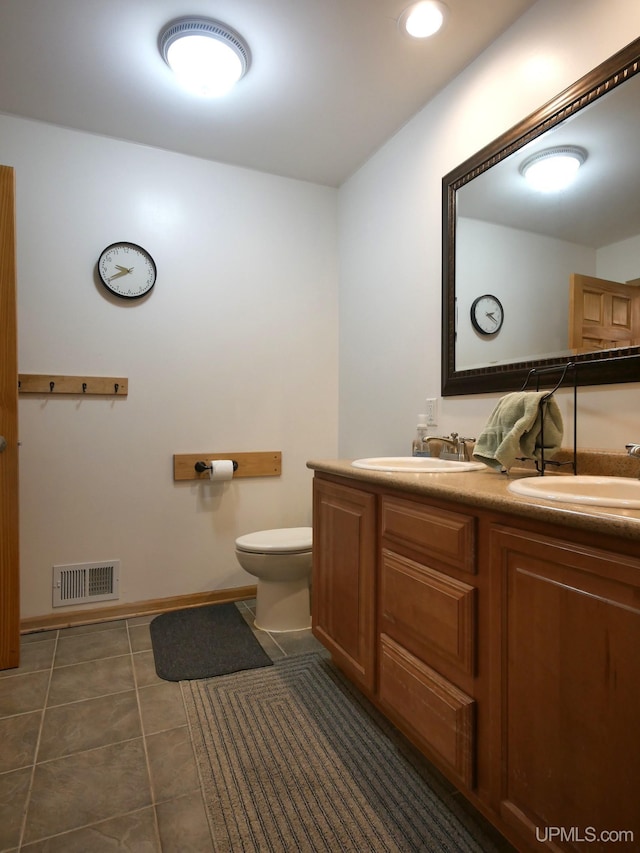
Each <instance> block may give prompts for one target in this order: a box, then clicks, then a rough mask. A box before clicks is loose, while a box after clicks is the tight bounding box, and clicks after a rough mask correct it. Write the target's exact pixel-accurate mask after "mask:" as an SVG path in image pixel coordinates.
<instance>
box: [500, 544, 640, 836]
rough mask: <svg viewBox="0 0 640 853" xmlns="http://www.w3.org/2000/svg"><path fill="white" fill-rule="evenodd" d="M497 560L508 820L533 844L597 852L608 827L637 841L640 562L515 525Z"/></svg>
mask: <svg viewBox="0 0 640 853" xmlns="http://www.w3.org/2000/svg"><path fill="white" fill-rule="evenodd" d="M491 553H492V567H493V571H494V572H495V574H494V581H495V583H496V584H499V587H500V595H501V599H502V601H501V603H502V607H503V611H502V612H503V618H502V625H501V630H502V645H501V670H502V671H501V682H502V687H501V691H502V692H501V697H500V702H499V703H497V706H498V707H500V708H501V713H500V714H499V715H498V718H497V719H496V721H495V725H496V728H495V729H494V736H495V738H496V740H499V752H500V754H501V763H500V778H499V803H498V807H499V809H500V812H501V815H502V817H503V818H504V820H505V821H507V822H508V823H509V824H511V825H512V826H514V827H516V828H518V829H519V830H520V831H521V832H522V833H523V834H524V836H525V837H527V836H528V837H529V839H530V840H531V843H532V846H533V847H540V846H541V845H540V843H539V842H541V841H546V842H547V843H548V846H549V847H551V848H552V849H561V850H574V849H575V850H582V849H590V850H596V849H597V850H600V849H604V848H603V847H601V846H599V845H598V844H597V843H593V839H591V840H589V837H590V835H589V834H590V833H591V834H595V835H596V837H598V838H599V837H600V833H602V832H608V831H616V832H629V833H633V836H634V838H635V844H636V845H637V844H638V843H639V842H640V799H639V794H638V792H639V791H640V724H639V714H640V560H638V559H634V558H632V557H628V556H624V555H616V554H613V553H609V552H606V551H600V550H598V549H595V548H590V547H587V546H581V545H576V544H575V543H573V544H572V543H570V542H564V541H562V540H559V539H558V540H556V539H548V538H546V537H543V536H539V535H536V534H533V533H527V532H524V531H516V530H512V529H510V528H506V527H505V528H500V527H496V528H494V530H493V531H492V534H491ZM496 627H498V626H496ZM629 838H630V836H627V839H629ZM613 846H615V847H616V848H619V849H620V850H627V849H628V850H632V849H638V848H637V847H634V845H633V843H630V844H625V843H619V844H618V843H617V844H615V845H613ZM607 849H608V848H607Z"/></svg>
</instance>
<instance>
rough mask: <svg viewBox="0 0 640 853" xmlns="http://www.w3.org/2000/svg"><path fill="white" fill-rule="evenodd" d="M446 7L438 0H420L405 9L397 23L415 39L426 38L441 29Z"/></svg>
mask: <svg viewBox="0 0 640 853" xmlns="http://www.w3.org/2000/svg"><path fill="white" fill-rule="evenodd" d="M447 11H448V10H447V7H446V6H445V5H444V3H440V0H422V2H420V3H414V4H413V6H409V8H408V9H405V10H404V12H403V13H402V15H401V16H400V18H399V20H398V23H399V24H400V28H401V29H403V30H405V31H406V32H407V33H408V34H409V35H410V36H413V37H414V38H417V39H423V38H428V36H432V35H433V34H434V33H437V32H438V30H440V29H441V28H442V25H443V24H444V21H445V18H446V16H447Z"/></svg>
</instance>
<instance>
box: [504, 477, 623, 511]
mask: <svg viewBox="0 0 640 853" xmlns="http://www.w3.org/2000/svg"><path fill="white" fill-rule="evenodd" d="M508 488H509V491H511V492H513V493H514V494H516V495H520V496H522V497H529V498H538V499H541V500H545V501H563V502H564V503H572V504H591V505H592V506H617V507H625V508H626V509H640V480H633V479H631V477H596V476H593V475H589V474H583V475H580V474H578V476H576V477H569V476H567V477H554V476H550V477H549V476H547V477H531V478H526V479H523V480H513V482H511V483H509V486H508Z"/></svg>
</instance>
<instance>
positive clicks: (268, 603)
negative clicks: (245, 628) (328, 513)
mask: <svg viewBox="0 0 640 853" xmlns="http://www.w3.org/2000/svg"><path fill="white" fill-rule="evenodd" d="M312 544H313V529H312V528H311V527H285V528H281V529H276V530H259V531H258V532H257V533H247V534H246V535H245V536H239V537H238V538H237V539H236V557H237V558H238V562H239V563H240V565H241V566H242V568H243V569H244V570H245V572H248V573H249V574H250V575H253V576H254V577H256V578H257V579H258V591H257V594H256V618H255V622H254V624H255V626H256V628H261V629H262V630H263V631H274V632H283V631H302V630H304V629H305V628H310V627H311V599H310V595H309V582H310V579H311V554H312Z"/></svg>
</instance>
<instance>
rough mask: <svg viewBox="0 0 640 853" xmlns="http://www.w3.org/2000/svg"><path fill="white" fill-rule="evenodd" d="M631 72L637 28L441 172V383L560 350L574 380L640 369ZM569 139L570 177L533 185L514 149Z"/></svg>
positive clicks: (551, 359) (548, 358) (639, 239)
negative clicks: (562, 184)
mask: <svg viewBox="0 0 640 853" xmlns="http://www.w3.org/2000/svg"><path fill="white" fill-rule="evenodd" d="M639 72H640V38H639V39H636V40H635V41H634V42H632V43H631V44H630V45H628V46H627V47H626V48H624V49H623V50H621V51H619V52H618V53H617V54H615V55H614V56H612V57H611V58H610V59H608V60H607V61H606V62H604V63H602V65H600V66H598V67H597V68H595V69H594V70H593V71H591V72H590V73H589V74H587V75H586V76H585V77H583V78H582V79H580V80H579V81H578V82H577V83H575V84H574V85H573V86H571V87H569V88H568V89H566V90H565V91H564V92H562V93H561V94H560V95H558V96H557V97H556V98H554V99H553V100H552V101H550V102H549V103H547V104H545V105H544V106H543V107H541V108H540V109H539V110H537V111H536V112H535V113H533V114H532V115H530V116H529V117H528V118H526V119H524V121H522V122H521V123H520V124H518V125H516V126H515V127H514V128H512V129H511V130H509V131H507V132H506V133H505V134H503V135H502V136H500V137H499V138H498V139H496V140H495V141H494V142H493V143H491V144H490V145H488V146H486V147H485V148H483V149H482V150H481V151H479V152H478V153H477V154H475V155H474V156H473V157H471V158H469V159H468V160H467V161H465V162H464V163H462V164H461V165H460V166H459V167H458V168H457V169H454V170H453V171H452V172H450V173H449V174H448V175H445V177H444V178H443V186H442V190H443V222H442V225H443V237H442V241H443V242H442V275H443V290H442V394H443V395H444V396H454V395H460V394H476V393H482V392H487V391H499V390H517V389H518V388H520V387H522V384H523V382H524V380H525V378H526V376H527V374H528V372H529V371H530V370H531V368H532V367H545V366H549V365H553V364H557V363H566V362H567V361H572V362H576V363H578V364H579V373H580V380H579V382H580V384H581V385H600V384H611V383H617V382H633V381H640V146H639V145H638V139H640V73H639ZM567 147H569V148H577V149H578V151H579V152H580V157H581V158H582V160H583V163H582V165H581V166H580V168H579V169H578V172H577V175H576V178H575V180H574V181H573V183H572V184H571V185H570V186H568V187H566V188H565V189H564V190H561V191H559V192H540V191H534V190H532V189H531V188H530V187H529V185H528V182H527V181H526V180H525V178H524V176H523V174H522V165H523V163H525V161H528V160H531V159H533V158H534V157H535V156H539V155H540V153H541V152H542V151H544V152H545V153H546V152H547V151H548V149H556V148H567ZM483 296H489V297H492V298H493V300H494V301H493V302H491V300H488V301H487V300H481V301H480V302H479V299H480V297H483ZM496 303H497V304H498V305H499V306H500V309H501V316H500V317H497V318H495V319H496V329H497V331H495V332H492V331H491V328H492V327H491V322H492V321H493V318H491V317H487V318H486V320H487V323H486V324H485V325H484V328H481V329H479V328H478V322H477V317H476V318H474V317H473V313H474V312H477V310H478V305H481V306H483V305H486V304H488V305H489V306H490V305H491V304H496ZM487 310H489V309H487ZM596 362H597V363H596Z"/></svg>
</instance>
